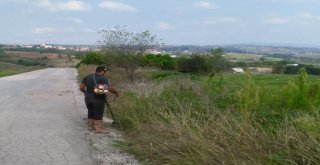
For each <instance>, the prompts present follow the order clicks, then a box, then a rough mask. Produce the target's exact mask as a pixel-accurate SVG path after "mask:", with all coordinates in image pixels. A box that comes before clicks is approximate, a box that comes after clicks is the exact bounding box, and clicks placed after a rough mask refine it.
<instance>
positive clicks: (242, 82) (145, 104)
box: [79, 66, 320, 165]
mask: <svg viewBox="0 0 320 165" xmlns="http://www.w3.org/2000/svg"><path fill="white" fill-rule="evenodd" d="M85 68H86V67H85V66H82V67H80V68H79V73H80V77H81V76H83V75H85V74H87V73H89V72H85V71H86V69H85ZM87 71H88V70H87ZM108 77H109V78H110V80H111V81H112V82H113V86H115V87H116V88H120V90H121V91H122V96H121V97H120V98H119V99H117V101H116V102H114V103H112V104H111V106H112V108H113V110H114V113H115V115H116V119H117V120H118V121H119V123H120V129H121V130H123V131H124V132H125V141H119V142H117V143H116V146H118V147H120V148H121V149H123V150H125V151H127V152H130V153H132V154H134V155H135V156H136V158H138V159H139V160H141V162H143V163H145V164H271V165H273V164H274V165H278V164H281V165H282V164H285V165H286V164H288V165H289V164H317V163H318V162H320V155H319V154H318V153H319V152H320V133H319V127H320V77H319V76H307V75H306V74H305V72H304V71H301V73H300V75H272V74H251V75H250V74H247V75H240V74H220V75H219V74H216V75H215V76H214V77H209V76H206V75H196V74H184V73H179V72H174V71H150V70H139V71H138V72H137V73H136V80H135V82H130V81H128V80H127V79H126V77H125V75H124V71H123V70H117V69H113V72H112V73H111V74H110V75H109V76H108Z"/></svg>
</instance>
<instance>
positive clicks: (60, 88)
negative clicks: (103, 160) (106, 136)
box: [0, 68, 97, 165]
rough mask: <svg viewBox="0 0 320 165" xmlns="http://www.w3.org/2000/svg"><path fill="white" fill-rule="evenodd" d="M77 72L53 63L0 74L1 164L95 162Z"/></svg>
mask: <svg viewBox="0 0 320 165" xmlns="http://www.w3.org/2000/svg"><path fill="white" fill-rule="evenodd" d="M76 73H77V72H76V69H63V68H59V69H55V68H52V69H44V70H38V71H34V72H28V73H23V74H19V75H14V76H9V77H4V78H0V164H1V165H29V164H30V165H31V164H34V165H46V164H48V165H49V164H50V165H51V164H52V165H53V164H57V165H64V164H67V165H71V164H74V165H91V164H97V162H95V159H93V158H92V156H91V154H90V145H89V143H88V142H87V141H86V140H85V132H86V131H85V130H86V127H85V122H84V121H83V120H82V119H83V117H84V116H85V114H86V111H85V109H84V108H83V106H80V105H79V101H78V99H77V97H78V95H79V92H78V87H77V83H76Z"/></svg>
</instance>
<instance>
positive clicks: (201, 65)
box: [177, 55, 213, 74]
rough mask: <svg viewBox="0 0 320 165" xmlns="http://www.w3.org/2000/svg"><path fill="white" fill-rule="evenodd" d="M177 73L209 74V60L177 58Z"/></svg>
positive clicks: (210, 66)
mask: <svg viewBox="0 0 320 165" xmlns="http://www.w3.org/2000/svg"><path fill="white" fill-rule="evenodd" d="M177 65H178V71H180V72H183V73H201V74H203V73H209V72H211V71H212V69H213V66H212V63H211V62H210V59H209V58H207V57H204V56H197V55H194V56H192V57H191V58H179V59H178V62H177Z"/></svg>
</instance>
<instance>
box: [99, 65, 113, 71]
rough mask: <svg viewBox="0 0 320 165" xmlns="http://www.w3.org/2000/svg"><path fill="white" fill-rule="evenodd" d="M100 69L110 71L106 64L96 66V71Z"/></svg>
mask: <svg viewBox="0 0 320 165" xmlns="http://www.w3.org/2000/svg"><path fill="white" fill-rule="evenodd" d="M101 71H105V72H106V71H110V72H111V69H110V68H108V67H107V66H98V67H97V68H96V72H101Z"/></svg>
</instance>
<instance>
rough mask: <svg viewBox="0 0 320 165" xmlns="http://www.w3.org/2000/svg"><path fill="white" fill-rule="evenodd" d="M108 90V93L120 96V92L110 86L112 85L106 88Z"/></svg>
mask: <svg viewBox="0 0 320 165" xmlns="http://www.w3.org/2000/svg"><path fill="white" fill-rule="evenodd" d="M108 91H109V92H110V93H113V94H115V95H116V96H117V97H119V96H120V92H118V91H117V90H115V89H114V88H112V87H109V88H108Z"/></svg>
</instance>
